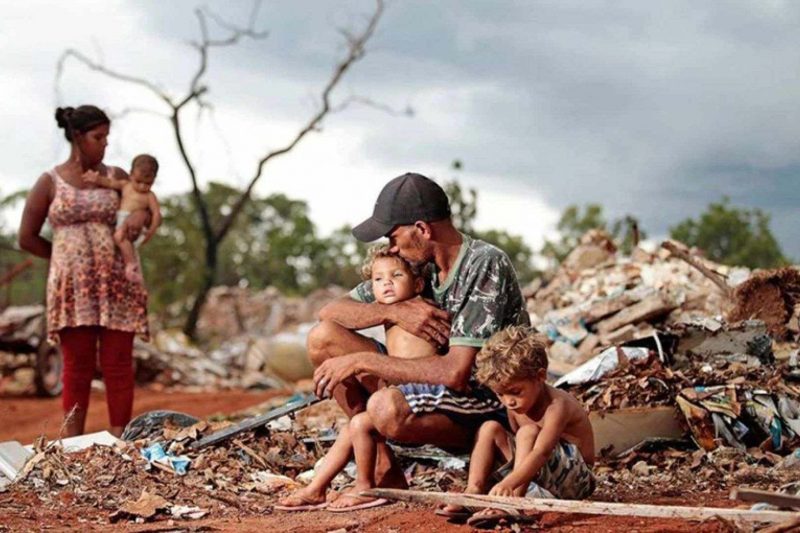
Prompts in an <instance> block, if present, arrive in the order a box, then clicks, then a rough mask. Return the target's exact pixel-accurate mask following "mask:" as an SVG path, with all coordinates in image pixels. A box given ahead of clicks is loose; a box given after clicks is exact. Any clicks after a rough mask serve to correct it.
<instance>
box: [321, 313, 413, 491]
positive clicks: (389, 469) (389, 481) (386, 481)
mask: <svg viewBox="0 0 800 533" xmlns="http://www.w3.org/2000/svg"><path fill="white" fill-rule="evenodd" d="M374 351H376V348H375V342H374V341H373V340H372V339H368V338H367V337H364V336H363V335H359V334H358V333H356V332H354V331H351V330H349V329H347V328H345V327H343V326H341V325H339V324H337V323H336V322H332V321H328V320H323V321H322V322H320V323H319V324H317V325H316V326H314V328H313V329H312V330H311V331H310V332H309V334H308V357H309V359H310V360H311V363H312V364H313V365H314V367H318V366H319V365H321V364H322V363H323V362H324V361H326V360H327V359H329V358H331V357H338V356H340V355H346V354H350V353H354V352H374ZM378 386H379V384H378V380H377V379H376V378H375V377H374V376H367V377H365V378H362V379H361V380H359V379H354V378H349V379H346V380H344V381H343V382H342V383H341V384H340V385H338V386H337V387H336V388H334V389H333V398H334V399H335V400H336V403H338V404H339V406H340V407H341V408H342V410H343V411H344V412H345V414H346V415H347V416H348V417H349V418H353V416H354V415H356V414H358V413H362V412H364V411H365V410H366V409H367V400H368V399H369V397H370V395H371V394H372V393H374V392H375V391H377V390H378ZM375 482H376V485H377V486H378V487H384V488H407V487H408V483H406V478H405V474H404V473H403V470H402V469H401V468H400V466H399V465H398V464H397V462H396V461H395V459H394V455H393V454H392V452H391V450H390V449H389V447H388V446H387V445H386V443H385V442H380V443H379V444H378V446H377V457H376V460H375Z"/></svg>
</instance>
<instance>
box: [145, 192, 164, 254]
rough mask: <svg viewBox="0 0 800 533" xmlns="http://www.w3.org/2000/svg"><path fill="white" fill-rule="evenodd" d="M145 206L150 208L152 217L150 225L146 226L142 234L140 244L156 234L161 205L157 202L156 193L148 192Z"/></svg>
mask: <svg viewBox="0 0 800 533" xmlns="http://www.w3.org/2000/svg"><path fill="white" fill-rule="evenodd" d="M147 208H148V209H149V210H150V216H151V217H152V219H151V221H150V226H149V227H148V228H147V233H145V234H144V239H143V240H142V244H144V243H146V242H147V241H149V240H150V239H152V238H153V235H155V234H156V230H157V229H158V227H159V226H160V225H161V207H160V206H159V204H158V198H156V195H155V194H153V193H152V192H151V193H148V197H147Z"/></svg>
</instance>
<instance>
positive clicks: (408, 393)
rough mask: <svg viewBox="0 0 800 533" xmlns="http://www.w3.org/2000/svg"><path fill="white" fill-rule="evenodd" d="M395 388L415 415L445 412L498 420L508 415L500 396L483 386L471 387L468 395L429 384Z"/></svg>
mask: <svg viewBox="0 0 800 533" xmlns="http://www.w3.org/2000/svg"><path fill="white" fill-rule="evenodd" d="M395 388H396V389H397V390H399V391H400V392H401V393H403V396H404V397H405V399H406V402H408V406H409V407H410V408H411V411H412V412H413V413H414V414H415V415H422V414H427V413H433V412H444V413H445V414H454V415H487V416H486V417H487V418H495V417H497V415H498V414H500V413H502V414H505V408H504V407H503V404H502V403H500V400H498V399H497V396H495V394H494V393H493V392H492V391H491V390H489V389H487V388H485V387H481V386H475V387H472V388H471V390H470V391H469V392H468V393H461V392H456V391H454V390H452V389H449V388H447V387H445V386H444V385H431V384H428V383H404V384H403V385H396V386H395ZM489 415H493V416H489Z"/></svg>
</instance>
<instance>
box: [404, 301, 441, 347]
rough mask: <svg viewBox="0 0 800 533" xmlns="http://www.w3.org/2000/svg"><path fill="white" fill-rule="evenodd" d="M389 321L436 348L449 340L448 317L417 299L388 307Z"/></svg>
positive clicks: (434, 307) (426, 302)
mask: <svg viewBox="0 0 800 533" xmlns="http://www.w3.org/2000/svg"><path fill="white" fill-rule="evenodd" d="M389 308H390V309H391V313H392V314H391V321H392V322H393V323H395V324H397V325H398V326H400V327H401V328H403V329H404V330H406V331H407V332H409V333H411V334H412V335H416V336H417V337H420V338H423V339H425V340H427V341H428V342H430V343H432V344H435V345H437V346H444V345H446V344H447V340H448V339H449V338H450V316H449V315H448V314H447V311H444V310H443V309H439V308H438V307H436V306H435V305H433V304H432V303H431V302H430V301H428V300H425V299H423V298H420V297H417V298H412V299H410V300H405V301H402V302H397V303H395V304H392V305H390V306H389Z"/></svg>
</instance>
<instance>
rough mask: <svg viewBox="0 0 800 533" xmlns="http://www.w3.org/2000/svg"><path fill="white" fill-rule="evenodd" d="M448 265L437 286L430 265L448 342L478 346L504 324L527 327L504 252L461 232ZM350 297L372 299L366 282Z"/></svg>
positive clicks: (365, 301)
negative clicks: (448, 323) (446, 322)
mask: <svg viewBox="0 0 800 533" xmlns="http://www.w3.org/2000/svg"><path fill="white" fill-rule="evenodd" d="M462 237H463V239H464V240H463V242H462V244H461V250H460V251H459V253H458V257H457V258H456V262H455V264H454V265H453V269H452V270H451V271H450V273H449V274H448V276H447V279H446V280H445V281H444V283H442V284H441V285H439V284H438V271H437V269H436V266H435V265H433V268H432V269H431V270H432V275H431V279H430V280H428V283H429V284H430V285H431V286H432V289H433V291H432V294H433V299H434V300H435V301H436V304H437V305H438V306H439V307H440V308H441V309H444V310H445V311H447V312H448V313H449V314H450V320H451V324H452V326H451V327H450V346H472V347H475V348H481V347H482V346H483V344H484V343H485V342H486V341H487V340H489V337H491V336H492V335H493V334H495V333H496V332H498V331H500V330H502V329H504V328H506V327H508V326H522V325H525V326H527V325H530V317H529V315H528V312H527V311H526V309H525V300H524V299H523V297H522V291H521V290H520V286H519V282H518V281H517V274H516V272H514V267H513V265H512V264H511V260H510V259H509V258H508V256H507V255H506V254H505V252H503V251H502V250H500V249H499V248H497V247H496V246H492V245H491V244H489V243H486V242H483V241H481V240H478V239H473V238H471V237H469V236H468V235H463V234H462ZM350 296H351V298H353V299H354V300H358V301H360V302H364V303H372V302H374V301H375V296H374V295H373V294H372V282H371V281H364V282H362V283H361V284H360V285H358V286H357V287H356V288H354V289H353V290H352V291H350Z"/></svg>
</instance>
